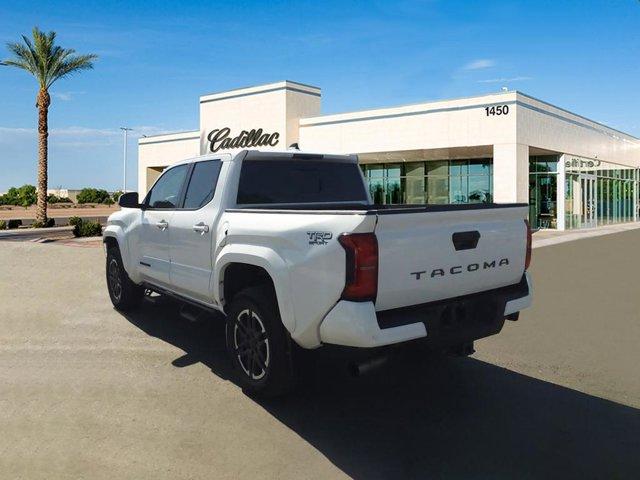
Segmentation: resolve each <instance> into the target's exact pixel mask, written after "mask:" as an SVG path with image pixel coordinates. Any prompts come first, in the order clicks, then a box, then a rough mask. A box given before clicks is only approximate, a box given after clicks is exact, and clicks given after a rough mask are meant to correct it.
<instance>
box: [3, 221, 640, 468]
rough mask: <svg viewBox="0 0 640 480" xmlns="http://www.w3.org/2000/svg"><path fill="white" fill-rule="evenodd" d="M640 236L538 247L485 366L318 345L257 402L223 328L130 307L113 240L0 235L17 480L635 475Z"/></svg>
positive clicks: (7, 443)
mask: <svg viewBox="0 0 640 480" xmlns="http://www.w3.org/2000/svg"><path fill="white" fill-rule="evenodd" d="M639 244H640V230H635V231H630V232H625V233H619V234H615V235H609V236H606V237H598V238H591V239H585V240H580V241H576V242H570V243H565V244H561V245H555V246H550V247H544V248H540V249H536V250H534V260H533V262H534V263H533V268H532V273H533V276H534V282H535V304H534V307H533V308H532V309H530V310H528V311H526V312H525V313H523V314H522V316H521V318H520V320H519V321H518V322H515V323H513V322H508V323H507V324H506V325H505V329H504V330H503V332H502V333H501V334H500V335H498V336H496V337H492V338H490V339H486V340H483V341H480V342H478V343H477V344H476V348H477V350H478V352H477V353H476V354H475V355H474V356H473V357H471V358H444V359H443V358H437V357H433V356H428V357H424V358H423V357H420V356H416V355H407V356H403V357H400V358H398V359H395V360H393V361H391V362H390V363H388V364H387V365H386V366H385V367H383V368H381V369H379V370H377V371H375V372H372V373H371V374H369V375H367V376H364V377H361V378H357V379H353V378H350V377H348V375H347V374H346V372H345V370H346V369H344V368H343V365H342V364H341V363H340V362H339V361H337V360H336V359H333V358H328V357H327V358H325V356H321V358H320V359H319V361H318V364H317V368H316V375H315V377H314V378H313V380H311V381H309V382H308V383H307V384H306V385H305V386H304V388H302V389H301V390H300V391H299V392H297V393H296V394H294V395H292V396H291V397H289V398H286V399H281V400H272V401H255V400H253V399H251V398H248V397H246V396H245V395H243V394H242V392H241V391H240V389H239V388H238V387H237V386H236V385H235V384H234V383H233V382H232V381H230V372H229V370H228V364H227V360H226V357H225V354H224V343H223V327H222V323H221V322H217V321H215V320H216V319H210V321H200V322H195V323H191V322H188V321H186V320H184V319H182V318H180V317H179V316H178V314H177V309H176V307H175V305H173V304H171V303H167V302H164V301H161V300H160V301H156V302H155V303H149V304H148V305H145V308H143V309H142V310H140V311H138V312H136V313H134V314H131V315H129V316H126V317H125V316H123V315H121V314H119V313H117V312H116V311H114V310H113V309H112V307H111V304H110V302H109V299H108V295H107V292H106V287H105V284H104V278H103V276H104V274H103V272H104V266H103V261H104V258H103V254H102V251H101V249H99V248H78V247H74V246H70V245H56V244H34V243H29V242H23V243H20V242H6V241H5V242H0V478H3V479H4V478H6V479H14V478H26V479H32V478H43V479H45V478H46V479H53V478H70V479H71V478H73V479H76V478H91V479H101V478H109V479H112V478H132V479H146V478H149V479H154V480H156V479H164V478H167V479H176V478H194V479H196V478H198V479H199V478H208V479H211V478H296V479H298V478H323V479H324V478H345V477H354V478H366V479H369V478H580V479H589V478H637V476H638V472H639V471H640V410H638V409H639V408H640V374H639V373H638V367H639V366H640V348H638V345H640V295H639V287H638V280H637V275H636V272H638V271H640V256H639V255H638V254H637V245H639Z"/></svg>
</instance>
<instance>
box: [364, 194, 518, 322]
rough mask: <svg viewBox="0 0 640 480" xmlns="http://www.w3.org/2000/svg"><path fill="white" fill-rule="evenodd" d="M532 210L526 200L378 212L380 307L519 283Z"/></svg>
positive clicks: (416, 303) (430, 300)
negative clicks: (513, 202)
mask: <svg viewBox="0 0 640 480" xmlns="http://www.w3.org/2000/svg"><path fill="white" fill-rule="evenodd" d="M527 213H528V212H527V207H526V206H523V205H520V204H514V205H478V206H477V207H474V206H469V205H463V206H450V207H445V206H442V207H436V208H431V209H430V208H429V207H426V208H424V209H422V210H421V209H413V210H412V209H404V210H403V209H397V210H395V209H389V210H380V211H378V212H377V215H378V218H377V224H376V228H375V233H376V237H377V238H378V252H379V260H378V261H379V264H378V265H379V271H378V296H377V300H376V310H378V311H382V310H389V309H392V308H399V307H407V306H410V305H418V304H422V303H427V302H433V301H437V300H443V299H447V298H453V297H458V296H461V295H468V294H472V293H476V292H482V291H485V290H491V289H494V288H499V287H504V286H507V285H512V284H515V283H518V282H519V281H520V279H521V278H522V275H523V272H524V262H525V255H526V242H527V227H526V224H525V222H524V219H525V218H526V215H527Z"/></svg>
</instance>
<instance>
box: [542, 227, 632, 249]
mask: <svg viewBox="0 0 640 480" xmlns="http://www.w3.org/2000/svg"><path fill="white" fill-rule="evenodd" d="M639 228H640V222H632V223H620V224H617V225H608V226H606V227H598V228H585V229H581V230H564V231H556V230H539V231H537V232H535V233H534V234H533V248H540V247H547V246H549V245H557V244H560V243H565V242H573V241H575V240H584V239H586V238H593V237H601V236H603V235H611V234H613V233H620V232H627V231H630V230H637V229H639Z"/></svg>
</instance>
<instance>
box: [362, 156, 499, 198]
mask: <svg viewBox="0 0 640 480" xmlns="http://www.w3.org/2000/svg"><path fill="white" fill-rule="evenodd" d="M491 164H492V159H490V158H483V159H465V160H432V161H425V162H405V163H387V164H365V165H361V167H362V170H363V172H364V174H365V177H366V179H367V182H368V184H369V191H370V192H371V197H372V199H373V201H374V203H376V204H424V203H427V204H449V203H488V202H491V201H492V199H493V196H492V183H493V182H492V168H491Z"/></svg>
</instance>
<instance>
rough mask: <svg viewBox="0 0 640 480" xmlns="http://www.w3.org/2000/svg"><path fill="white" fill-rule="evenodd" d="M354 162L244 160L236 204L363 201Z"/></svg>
mask: <svg viewBox="0 0 640 480" xmlns="http://www.w3.org/2000/svg"><path fill="white" fill-rule="evenodd" d="M366 201H367V193H366V190H365V187H364V182H363V181H362V177H361V174H360V168H359V167H358V165H357V164H356V163H348V162H332V161H330V160H304V159H300V160H245V161H243V162H242V170H241V172H240V185H239V187H238V199H237V203H238V205H247V204H276V203H289V204H291V203H294V204H295V203H332V202H346V203H357V202H366Z"/></svg>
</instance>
